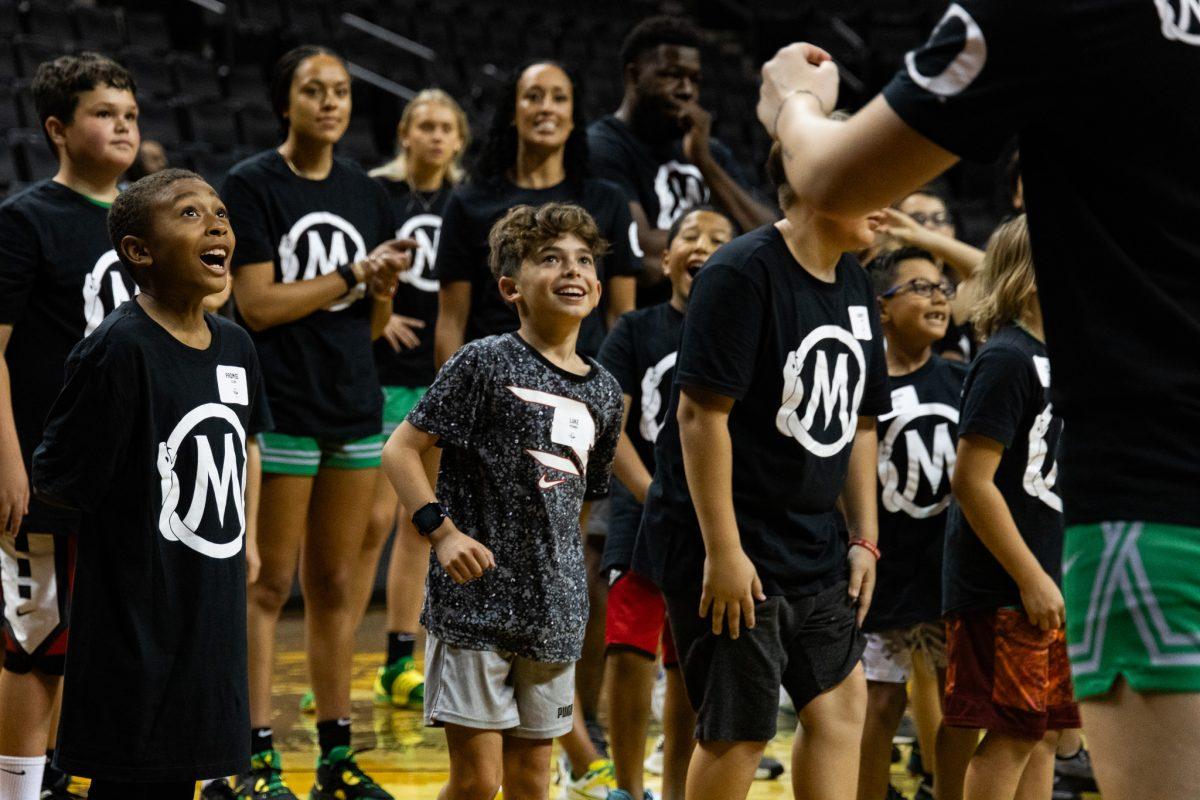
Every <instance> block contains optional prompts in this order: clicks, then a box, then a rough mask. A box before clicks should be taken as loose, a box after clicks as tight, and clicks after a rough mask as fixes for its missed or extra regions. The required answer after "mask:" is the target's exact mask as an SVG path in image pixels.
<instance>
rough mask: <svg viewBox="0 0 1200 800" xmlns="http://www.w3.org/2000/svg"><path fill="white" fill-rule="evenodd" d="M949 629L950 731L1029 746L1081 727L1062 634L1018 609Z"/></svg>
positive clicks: (961, 618)
mask: <svg viewBox="0 0 1200 800" xmlns="http://www.w3.org/2000/svg"><path fill="white" fill-rule="evenodd" d="M947 628H948V633H947V642H946V658H947V661H948V666H947V670H946V698H945V707H944V716H943V718H944V719H945V722H946V724H947V725H951V726H953V727H956V728H983V729H985V730H989V731H996V732H998V733H1003V734H1006V735H1009V736H1013V737H1015V738H1019V739H1030V740H1036V739H1041V738H1042V737H1043V736H1044V735H1045V734H1046V731H1047V730H1064V729H1067V728H1078V727H1079V726H1080V722H1079V706H1077V705H1076V704H1075V701H1074V697H1073V688H1072V686H1071V666H1070V663H1069V662H1068V660H1067V645H1066V638H1065V634H1064V632H1063V631H1062V630H1056V631H1043V630H1042V629H1041V628H1039V627H1037V626H1036V625H1034V624H1033V623H1031V622H1030V621H1029V618H1028V617H1026V616H1025V612H1024V611H1023V610H1022V609H1019V608H999V609H988V610H983V611H971V612H967V613H965V614H959V615H956V616H953V617H951V618H950V619H949V620H948V625H947Z"/></svg>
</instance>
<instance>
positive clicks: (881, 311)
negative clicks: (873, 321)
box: [875, 297, 891, 324]
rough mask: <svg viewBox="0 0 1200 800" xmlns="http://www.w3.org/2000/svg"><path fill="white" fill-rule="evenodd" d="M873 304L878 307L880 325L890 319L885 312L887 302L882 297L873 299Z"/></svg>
mask: <svg viewBox="0 0 1200 800" xmlns="http://www.w3.org/2000/svg"><path fill="white" fill-rule="evenodd" d="M875 304H876V305H878V306H879V322H880V323H881V324H882V323H884V322H887V321H888V320H889V319H891V315H890V314H888V310H887V307H888V306H887V302H885V301H884V299H883V298H882V297H877V298H875Z"/></svg>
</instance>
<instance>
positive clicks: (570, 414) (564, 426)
mask: <svg viewBox="0 0 1200 800" xmlns="http://www.w3.org/2000/svg"><path fill="white" fill-rule="evenodd" d="M508 390H509V391H510V392H512V393H513V394H515V395H516V396H517V397H519V398H521V399H522V400H524V401H525V402H527V403H536V404H538V405H543V406H549V407H550V408H553V409H554V416H553V418H552V419H551V421H550V441H552V442H554V443H555V444H561V445H563V446H565V447H568V448H570V449H571V452H573V453H574V454H575V457H576V458H577V459H578V460H579V466H576V465H575V462H573V461H572V460H571V459H569V458H563V457H562V456H557V455H555V454H554V453H547V452H545V451H542V450H526V451H525V452H527V453H529V455H530V456H532V457H533V458H534V460H535V461H537V462H538V463H539V464H541V465H542V466H543V467H547V468H549V469H552V470H554V471H555V472H559V473H563V474H566V475H575V476H582V475H584V474H586V472H587V461H588V453H590V452H591V450H592V445H594V444H595V443H596V422H595V420H593V419H592V412H590V411H588V407H587V405H586V404H584V403H581V402H579V401H578V400H575V399H573V398H570V397H562V396H561V395H557V394H550V393H549V392H542V391H538V390H537V389H525V388H523V387H520V386H509V387H508ZM565 480H566V478H558V479H549V478H547V477H546V476H545V475H542V476H541V477H540V478H539V479H538V486H539V487H540V488H542V489H550V488H552V487H554V486H557V485H558V484H560V483H563V482H564V481H565Z"/></svg>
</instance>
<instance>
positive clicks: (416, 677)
mask: <svg viewBox="0 0 1200 800" xmlns="http://www.w3.org/2000/svg"><path fill="white" fill-rule="evenodd" d="M375 704H376V705H381V706H386V705H393V706H395V707H396V708H410V709H413V710H415V711H420V710H421V709H422V708H424V707H425V676H424V675H422V674H421V671H420V670H419V669H417V662H416V661H415V660H414V659H413V657H412V656H405V657H404V658H401V659H400V660H398V661H397V662H396V663H394V664H388V665H387V666H386V667H380V668H379V672H378V673H377V674H376V676H375Z"/></svg>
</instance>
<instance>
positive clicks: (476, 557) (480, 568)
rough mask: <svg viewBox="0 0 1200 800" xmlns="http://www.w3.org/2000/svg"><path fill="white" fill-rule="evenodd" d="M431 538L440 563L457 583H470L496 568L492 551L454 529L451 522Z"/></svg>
mask: <svg viewBox="0 0 1200 800" xmlns="http://www.w3.org/2000/svg"><path fill="white" fill-rule="evenodd" d="M429 538H430V539H431V540H432V541H433V550H434V552H435V553H437V559H438V563H439V564H441V565H442V569H444V570H446V572H447V573H448V574H449V575H450V577H451V578H452V579H453V580H454V582H455V583H459V584H462V583H470V582H471V581H473V580H475V579H476V578H482V577H483V573H484V572H486V571H487V570H489V569H493V568H494V567H495V566H496V557H495V556H493V555H492V551H491V550H488V549H487V548H486V547H484V546H483V545H482V544H480V543H479V542H477V541H475V540H474V539H472V538H471V537H470V536H467V535H466V534H465V533H463V532H462V531H460V530H459V529H458V528H456V527H454V523H452V522H451V521H450V520H446V521H445V522H444V523H442V527H441V528H439V529H438V530H437V531H435V532H434V533H433V535H432V536H430V537H429Z"/></svg>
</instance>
